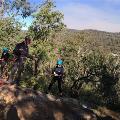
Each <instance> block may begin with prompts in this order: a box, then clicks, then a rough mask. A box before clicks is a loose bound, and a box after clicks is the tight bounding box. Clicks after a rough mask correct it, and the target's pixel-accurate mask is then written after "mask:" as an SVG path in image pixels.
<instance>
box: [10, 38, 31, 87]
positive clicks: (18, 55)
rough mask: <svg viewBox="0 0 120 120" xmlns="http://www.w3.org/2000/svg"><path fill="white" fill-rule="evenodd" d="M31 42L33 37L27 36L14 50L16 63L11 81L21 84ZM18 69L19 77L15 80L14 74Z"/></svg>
mask: <svg viewBox="0 0 120 120" xmlns="http://www.w3.org/2000/svg"><path fill="white" fill-rule="evenodd" d="M30 43H31V39H30V37H29V36H26V37H25V40H24V41H23V42H21V43H18V44H16V46H15V49H14V50H13V54H14V57H15V63H14V65H13V67H12V70H11V75H10V81H12V82H13V83H16V85H18V86H19V83H20V80H21V73H22V72H23V70H24V62H25V61H26V58H27V57H28V56H29V48H28V45H29V44H30ZM16 71H17V78H16V80H14V75H15V73H16Z"/></svg>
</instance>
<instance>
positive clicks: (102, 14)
mask: <svg viewBox="0 0 120 120" xmlns="http://www.w3.org/2000/svg"><path fill="white" fill-rule="evenodd" d="M33 1H34V2H33ZM41 1H42V0H30V2H31V4H39V3H41ZM54 1H55V5H56V7H57V9H58V10H59V11H61V12H62V13H63V14H64V23H65V24H66V25H67V28H70V29H77V30H83V29H96V30H101V31H107V32H120V0H54ZM24 21H25V22H26V26H27V27H28V26H29V25H30V24H31V23H32V18H27V19H26V20H24ZM27 27H24V28H23V29H27Z"/></svg>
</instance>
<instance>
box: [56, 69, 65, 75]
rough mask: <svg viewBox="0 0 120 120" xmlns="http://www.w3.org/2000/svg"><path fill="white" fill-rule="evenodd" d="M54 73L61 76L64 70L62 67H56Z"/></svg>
mask: <svg viewBox="0 0 120 120" xmlns="http://www.w3.org/2000/svg"><path fill="white" fill-rule="evenodd" d="M54 72H55V73H56V74H58V75H63V72H64V69H63V67H56V68H55V70H54Z"/></svg>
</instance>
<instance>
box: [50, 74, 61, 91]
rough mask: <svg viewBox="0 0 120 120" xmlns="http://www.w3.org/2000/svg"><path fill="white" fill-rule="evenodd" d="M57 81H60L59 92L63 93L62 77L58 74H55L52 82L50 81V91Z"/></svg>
mask: <svg viewBox="0 0 120 120" xmlns="http://www.w3.org/2000/svg"><path fill="white" fill-rule="evenodd" d="M56 81H57V82H58V89H59V92H60V93H61V92H62V77H56V76H54V77H53V79H52V81H51V83H50V85H49V87H48V90H49V91H50V90H51V88H52V86H53V84H54V83H55V82H56Z"/></svg>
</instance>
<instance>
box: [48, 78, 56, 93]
mask: <svg viewBox="0 0 120 120" xmlns="http://www.w3.org/2000/svg"><path fill="white" fill-rule="evenodd" d="M55 82H56V78H55V77H53V79H52V81H51V83H50V84H49V86H48V91H50V90H51V88H52V86H53V84H54V83H55Z"/></svg>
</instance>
